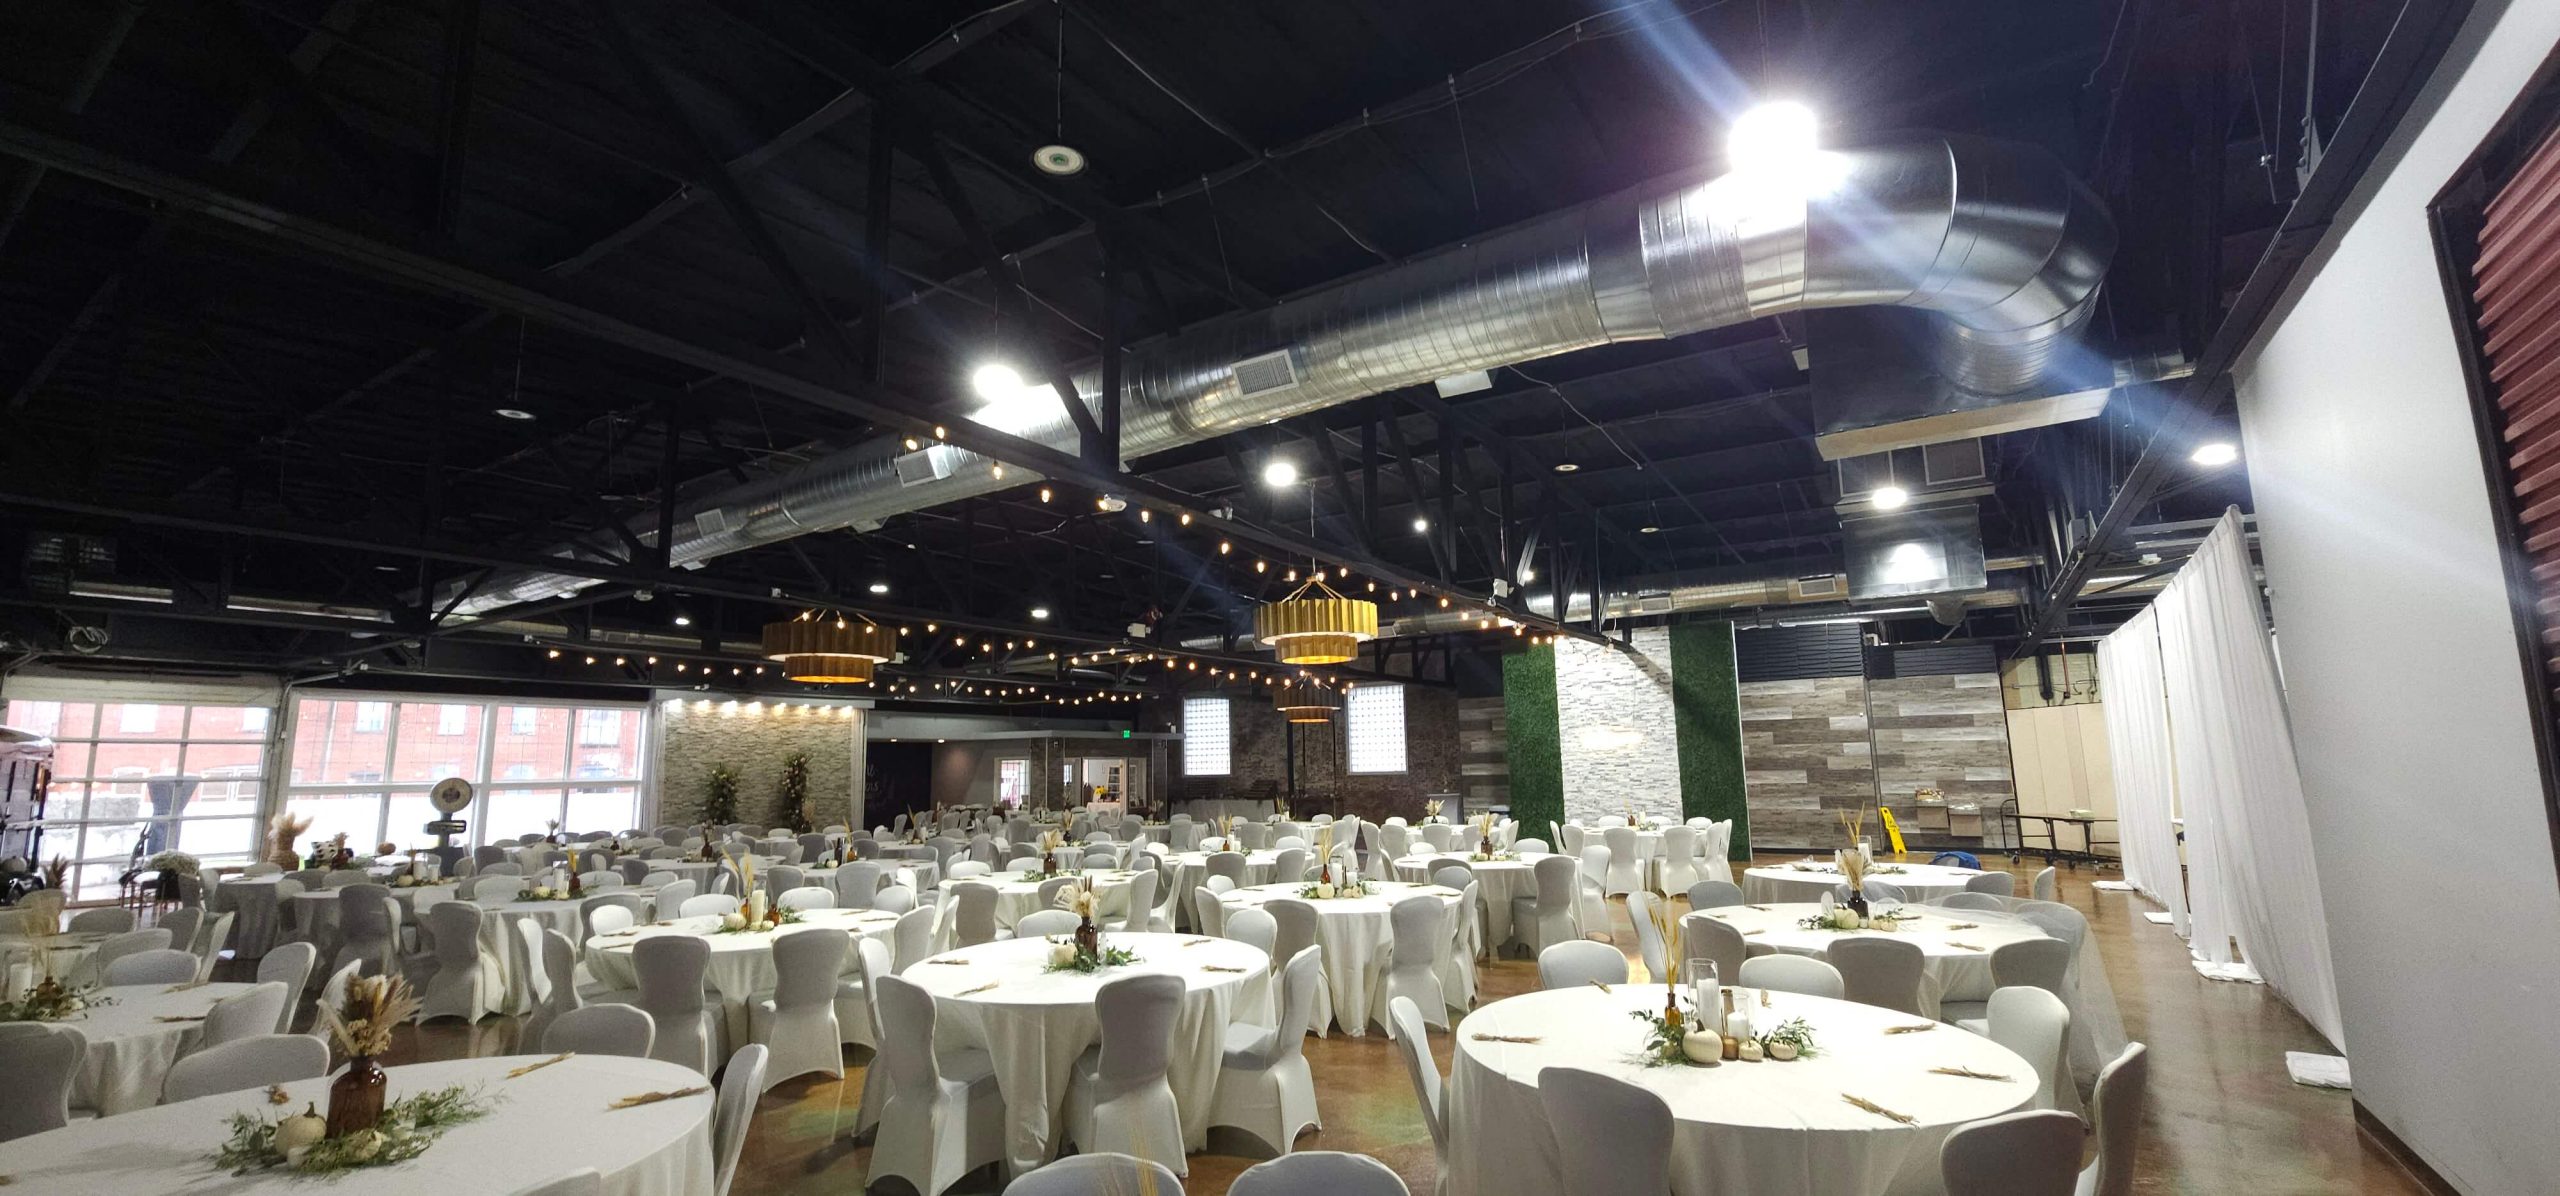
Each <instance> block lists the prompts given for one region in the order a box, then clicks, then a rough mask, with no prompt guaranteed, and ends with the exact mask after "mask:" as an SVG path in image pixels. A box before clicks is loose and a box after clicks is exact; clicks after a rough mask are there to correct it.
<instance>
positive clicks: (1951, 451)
mask: <svg viewBox="0 0 2560 1196" xmlns="http://www.w3.org/2000/svg"><path fill="white" fill-rule="evenodd" d="M1920 474H1921V480H1922V481H1924V482H1926V483H1927V484H1929V485H1931V486H1957V485H1963V484H1965V483H1968V482H1979V481H1982V480H1983V479H1985V478H1987V477H1989V476H1990V471H1989V470H1987V469H1985V468H1984V467H1983V463H1982V441H1981V439H1980V438H1975V439H1971V440H1950V441H1947V442H1945V443H1943V444H1929V445H1922V446H1921V448H1920Z"/></svg>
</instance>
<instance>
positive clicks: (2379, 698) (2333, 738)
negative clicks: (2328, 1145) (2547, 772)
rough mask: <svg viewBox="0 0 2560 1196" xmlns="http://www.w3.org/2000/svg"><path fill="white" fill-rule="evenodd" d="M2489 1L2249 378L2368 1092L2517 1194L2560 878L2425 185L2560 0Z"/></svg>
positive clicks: (2475, 1173) (2541, 1166)
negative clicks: (2431, 232) (2437, 261)
mask: <svg viewBox="0 0 2560 1196" xmlns="http://www.w3.org/2000/svg"><path fill="white" fill-rule="evenodd" d="M2480 9H2481V11H2479V12H2476V13H2475V14H2474V17H2473V21H2472V25H2471V27H2470V28H2469V29H2466V30H2465V32H2464V36H2463V39H2462V40H2461V41H2460V42H2458V43H2457V44H2456V45H2455V46H2454V48H2453V50H2452V52H2451V53H2450V54H2449V55H2448V56H2447V58H2446V60H2445V64H2444V66H2443V68H2442V70H2441V71H2440V73H2439V75H2438V78H2437V80H2436V82H2435V84H2434V86H2433V88H2432V89H2431V91H2430V92H2429V94H2428V95H2427V96H2426V97H2424V98H2422V100H2421V102H2420V104H2419V106H2418V108H2417V109H2416V110H2415V112H2413V114H2412V116H2411V118H2410V120H2409V121H2408V122H2407V125H2406V126H2405V127H2404V128H2403V129H2402V130H2401V131H2400V133H2399V135H2398V137H2397V139H2396V140H2395V142H2394V146H2393V149H2394V151H2395V152H2396V153H2397V154H2398V157H2397V160H2396V162H2395V161H2393V160H2392V159H2391V158H2390V157H2389V156H2386V158H2385V159H2384V161H2382V162H2379V163H2377V164H2376V167H2375V170H2374V174H2373V176H2372V177H2370V178H2368V180H2367V185H2366V191H2365V196H2364V202H2363V205H2362V207H2361V208H2360V209H2359V210H2355V211H2352V212H2350V213H2348V214H2346V215H2345V217H2344V218H2342V219H2341V220H2340V221H2339V224H2338V227H2339V228H2341V229H2343V230H2344V231H2343V235H2340V234H2337V233H2333V234H2332V238H2331V241H2330V243H2329V245H2328V246H2327V247H2326V248H2325V253H2326V256H2325V258H2323V259H2321V260H2318V261H2315V262H2314V263H2313V267H2312V272H2309V273H2308V282H2307V283H2306V284H2302V285H2299V286H2298V287H2297V290H2298V294H2297V296H2296V297H2295V299H2294V300H2293V303H2292V306H2291V307H2290V309H2289V310H2288V311H2286V312H2284V313H2283V314H2282V317H2281V321H2280V322H2279V323H2275V324H2272V325H2271V327H2272V328H2273V331H2272V333H2270V334H2267V335H2265V336H2264V337H2263V338H2262V342H2261V344H2260V345H2259V346H2258V347H2257V348H2256V349H2255V350H2254V351H2253V353H2252V354H2251V355H2250V356H2249V357H2248V358H2246V359H2244V360H2243V362H2242V363H2241V367H2240V370H2239V373H2238V385H2239V395H2240V407H2241V416H2242V430H2243V433H2244V437H2245V441H2244V451H2245V452H2246V453H2247V461H2248V466H2249V471H2250V478H2251V482H2252V485H2253V487H2254V490H2255V493H2256V500H2257V511H2258V526H2259V530H2260V533H2261V547H2262V549H2263V551H2264V553H2265V560H2266V572H2267V579H2268V583H2269V585H2270V587H2271V589H2272V595H2273V603H2274V612H2275V621H2276V625H2277V627H2278V628H2279V629H2280V631H2281V633H2282V635H2283V639H2284V660H2285V679H2286V683H2287V698H2288V702H2289V704H2290V706H2291V710H2292V717H2293V729H2294V738H2295V744H2296V752H2297V754H2298V755H2299V756H2300V758H2301V766H2302V778H2303V782H2304V787H2305V789H2306V791H2307V797H2308V800H2309V804H2310V810H2311V820H2312V834H2313V839H2314V848H2315V851H2316V853H2317V856H2318V862H2319V868H2320V883H2321V895H2322V898H2323V900H2324V901H2325V903H2326V904H2327V907H2328V912H2329V918H2330V920H2331V921H2330V942H2331V948H2332V951H2333V953H2334V955H2335V958H2336V964H2337V969H2338V990H2339V996H2340V999H2341V1004H2342V1012H2343V1015H2344V1018H2345V1025H2346V1036H2347V1042H2346V1043H2345V1044H2344V1046H2345V1047H2346V1049H2347V1051H2348V1054H2349V1055H2350V1056H2351V1058H2352V1059H2353V1062H2354V1067H2355V1097H2356V1099H2357V1100H2358V1101H2359V1102H2361V1103H2362V1104H2363V1105H2364V1106H2365V1107H2366V1108H2367V1109H2369V1110H2370V1111H2371V1112H2372V1113H2373V1114H2374V1115H2376V1116H2377V1117H2379V1118H2380V1119H2381V1121H2382V1122H2383V1123H2384V1124H2385V1125H2387V1126H2389V1127H2390V1128H2391V1129H2392V1130H2393V1131H2394V1132H2395V1133H2397V1134H2398V1135H2399V1136H2400V1138H2401V1139H2402V1140H2404V1141H2406V1142H2407V1143H2408V1144H2409V1145H2410V1146H2411V1147H2412V1148H2413V1149H2414V1150H2415V1151H2416V1152H2417V1153H2418V1154H2419V1156H2420V1157H2422V1158H2423V1159H2425V1160H2426V1162H2427V1163H2428V1164H2429V1165H2430V1166H2432V1167H2433V1168H2434V1169H2435V1170H2436V1171H2437V1172H2438V1173H2440V1174H2442V1175H2443V1176H2445V1177H2446V1178H2447V1179H2448V1180H2450V1181H2451V1182H2452V1183H2453V1184H2455V1185H2456V1186H2457V1187H2458V1188H2460V1189H2461V1190H2463V1191H2466V1192H2479V1193H2498V1194H2500V1196H2504V1194H2507V1193H2524V1192H2551V1191H2560V1134H2555V1133H2553V1132H2552V1127H2553V1125H2554V1118H2553V1114H2552V1111H2551V1106H2550V1102H2549V1099H2548V1095H2547V1092H2546V1091H2545V1089H2547V1087H2548V1085H2549V1084H2550V1081H2551V1077H2552V1076H2555V1075H2560V1034H2555V1033H2554V1032H2553V1030H2552V1028H2551V1011H2552V1008H2553V1006H2554V1003H2555V1001H2560V881H2555V879H2554V874H2553V865H2552V842H2551V834H2550V827H2549V823H2548V818H2547V814H2546V812H2545V810H2544V807H2543V801H2542V790H2541V782H2540V777H2539V773H2538V766H2537V763H2536V760H2535V757H2534V753H2533V743H2532V739H2531V728H2530V726H2529V724H2528V716H2527V707H2526V705H2525V690H2524V679H2523V674H2522V671H2521V666H2520V664H2519V663H2518V661H2517V654H2516V643H2515V639H2514V632H2513V630H2512V627H2513V625H2512V623H2511V622H2510V619H2509V615H2508V611H2507V606H2506V602H2505V593H2504V586H2503V581H2502V576H2501V572H2500V569H2499V563H2498V558H2497V546H2496V542H2495V540H2494V538H2493V531H2492V524H2491V518H2492V514H2491V507H2490V505H2489V499H2488V494H2487V488H2486V483H2485V482H2484V480H2483V476H2482V470H2481V465H2480V456H2479V449H2478V446H2477V443H2476V441H2475V439H2474V436H2475V434H2474V431H2473V424H2472V415H2471V409H2470V403H2469V399H2468V397H2467V395H2466V394H2465V391H2464V388H2463V382H2462V376H2461V373H2460V365H2459V360H2458V358H2457V356H2456V348H2455V344H2456V342H2455V341H2454V339H2453V334H2452V331H2451V329H2450V327H2449V321H2448V318H2447V315H2446V312H2445V306H2444V300H2443V295H2442V290H2441V288H2440V284H2439V281H2438V275H2437V270H2436V264H2435V259H2434V253H2433V249H2432V246H2431V243H2430V240H2429V236H2428V230H2427V224H2426V218H2425V206H2426V204H2427V203H2428V201H2429V200H2430V199H2431V198H2432V197H2433V196H2434V195H2435V193H2436V192H2437V191H2438V189H2440V188H2441V187H2442V186H2443V185H2444V183H2445V182H2446V180H2447V179H2448V178H2449V177H2450V176H2451V175H2452V174H2453V172H2454V171H2455V170H2456V169H2457V168H2458V167H2459V166H2460V165H2461V163H2462V162H2463V161H2464V160H2465V159H2466V158H2467V157H2469V155H2470V154H2471V153H2472V152H2473V150H2474V149H2476V148H2477V147H2478V145H2479V143H2480V141H2481V139H2482V138H2483V137H2484V136H2485V135H2486V134H2487V132H2488V131H2489V129H2490V127H2491V126H2492V125H2493V124H2494V123H2495V122H2496V121H2497V119H2498V118H2499V116H2500V115H2501V114H2502V113H2503V112H2504V111H2505V110H2506V108H2507V107H2508V105H2509V104H2510V103H2511V102H2512V101H2513V100H2514V99H2515V98H2516V96H2517V95H2518V93H2519V92H2520V90H2521V89H2522V87H2523V86H2524V84H2525V83H2526V81H2527V79H2528V78H2529V76H2530V75H2531V74H2532V72H2533V71H2534V69H2535V68H2536V67H2537V66H2538V65H2539V64H2540V63H2541V61H2542V60H2543V58H2544V56H2545V55H2546V54H2548V53H2549V52H2550V51H2551V49H2552V46H2553V42H2554V39H2555V37H2560V4H2555V3H2550V2H2548V0H2534V2H2528V3H2521V4H2515V5H2512V6H2501V5H2498V4H2495V3H2484V4H2482V5H2481V6H2480ZM2492 25H2494V30H2492V29H2491V28H2490V26H2492ZM2431 876H2444V877H2448V878H2458V879H2451V880H2449V881H2448V883H2446V884H2443V885H2441V886H2439V885H2438V884H2437V883H2435V882H2433V881H2431V880H2429V879H2428V878H2429V877H2431ZM2430 892H2432V893H2437V894H2441V895H2442V896H2444V897H2446V898H2449V899H2451V901H2452V904H2450V905H2448V904H2447V903H2446V902H2445V901H2440V900H2428V899H2426V897H2425V896H2424V894H2427V893H2430ZM2247 1065H2248V1066H2250V1067H2254V1068H2261V1069H2264V1068H2273V1067H2277V1066H2281V1064H2280V1062H2279V1061H2276V1060H2271V1059H2270V1060H2250V1061H2248V1063H2247Z"/></svg>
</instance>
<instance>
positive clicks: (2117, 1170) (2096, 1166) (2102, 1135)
mask: <svg viewBox="0 0 2560 1196" xmlns="http://www.w3.org/2000/svg"><path fill="white" fill-rule="evenodd" d="M2150 1077H2151V1055H2150V1051H2149V1050H2148V1049H2147V1048H2145V1047H2144V1046H2143V1045H2142V1044H2141V1043H2138V1042H2131V1043H2126V1044H2125V1048H2124V1053H2123V1054H2120V1055H2117V1056H2116V1057H2115V1058H2114V1059H2113V1060H2112V1061H2110V1062H2109V1063H2108V1064H2107V1066H2106V1067H2105V1068H2104V1069H2103V1070H2101V1071H2099V1073H2098V1083H2097V1087H2096V1091H2095V1095H2094V1096H2092V1097H2091V1099H2090V1101H2089V1121H2090V1124H2091V1125H2092V1126H2093V1127H2095V1129H2096V1133H2097V1139H2098V1157H2097V1158H2096V1159H2093V1160H2091V1161H2090V1163H2089V1165H2088V1166H2087V1167H2085V1168H2083V1169H2082V1170H2081V1172H2080V1196H2132V1193H2133V1163H2134V1153H2135V1151H2136V1150H2137V1149H2138V1148H2139V1147H2140V1146H2141V1143H2142V1090H2143V1089H2144V1088H2145V1087H2147V1086H2148V1085H2149V1083H2150Z"/></svg>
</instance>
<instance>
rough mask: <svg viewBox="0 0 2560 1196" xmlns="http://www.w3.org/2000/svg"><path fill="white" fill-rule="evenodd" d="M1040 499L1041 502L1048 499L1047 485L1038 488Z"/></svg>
mask: <svg viewBox="0 0 2560 1196" xmlns="http://www.w3.org/2000/svg"><path fill="white" fill-rule="evenodd" d="M1040 501H1042V502H1047V501H1049V488H1048V487H1047V486H1042V487H1041V488H1040Z"/></svg>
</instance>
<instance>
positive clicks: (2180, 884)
mask: <svg viewBox="0 0 2560 1196" xmlns="http://www.w3.org/2000/svg"><path fill="white" fill-rule="evenodd" d="M2098 676H2099V677H2100V678H2102V679H2103V681H2104V684H2105V685H2106V701H2105V703H2104V704H2103V707H2104V710H2105V714H2106V720H2107V759H2108V763H2109V765H2110V767H2111V769H2112V771H2113V772H2114V774H2115V787H2116V822H2117V826H2118V828H2119V829H2120V830H2121V831H2122V837H2123V839H2124V878H2125V882H2126V883H2128V884H2131V885H2132V886H2133V887H2134V888H2135V889H2136V890H2138V891H2139V892H2141V893H2142V894H2143V895H2144V896H2147V897H2149V898H2151V899H2152V900H2153V901H2157V902H2159V903H2160V904H2162V905H2164V906H2167V907H2168V909H2169V918H2170V925H2171V926H2172V927H2174V928H2175V929H2176V930H2177V932H2178V937H2180V938H2185V937H2186V936H2187V883H2186V877H2185V876H2184V874H2183V872H2184V865H2183V864H2182V863H2181V862H2180V860H2179V858H2178V834H2177V830H2176V828H2175V827H2174V826H2173V825H2172V823H2171V821H2170V820H2171V819H2173V818H2175V817H2177V778H2176V775H2175V773H2174V771H2173V768H2174V766H2173V765H2172V764H2171V757H2170V748H2169V744H2170V735H2171V732H2170V730H2169V707H2168V700H2169V699H2168V695H2167V694H2166V693H2165V692H2163V688H2162V682H2161V677H2160V622H2159V617H2158V616H2157V615H2155V614H2153V613H2152V611H2151V610H2150V609H2148V608H2145V609H2144V610H2143V611H2142V613H2140V614H2137V615H2135V616H2134V617H2132V618H2130V619H2127V620H2125V624H2124V626H2122V627H2119V628H2117V629H2116V630H2115V631H2114V633H2112V634H2110V635H2108V636H2107V638H2105V639H2103V640H2100V641H2098Z"/></svg>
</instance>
